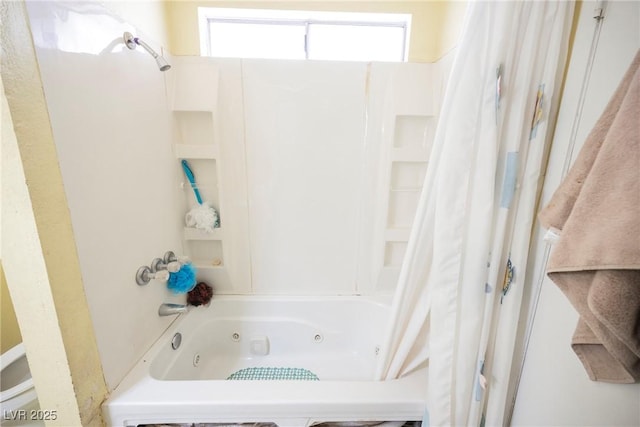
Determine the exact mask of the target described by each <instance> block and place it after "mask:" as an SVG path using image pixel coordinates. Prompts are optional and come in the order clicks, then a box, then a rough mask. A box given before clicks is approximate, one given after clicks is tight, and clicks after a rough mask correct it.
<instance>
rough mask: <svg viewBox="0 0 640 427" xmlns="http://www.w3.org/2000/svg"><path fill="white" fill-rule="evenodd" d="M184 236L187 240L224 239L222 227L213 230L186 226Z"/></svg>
mask: <svg viewBox="0 0 640 427" xmlns="http://www.w3.org/2000/svg"><path fill="white" fill-rule="evenodd" d="M183 236H184V239H185V240H222V239H223V232H222V228H214V229H213V231H212V232H208V231H204V230H199V229H197V228H191V227H184V231H183Z"/></svg>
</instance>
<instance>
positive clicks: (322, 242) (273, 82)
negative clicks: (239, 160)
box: [243, 60, 367, 294]
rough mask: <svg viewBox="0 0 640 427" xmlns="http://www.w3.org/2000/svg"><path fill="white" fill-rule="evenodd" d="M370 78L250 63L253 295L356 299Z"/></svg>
mask: <svg viewBox="0 0 640 427" xmlns="http://www.w3.org/2000/svg"><path fill="white" fill-rule="evenodd" d="M366 71H367V68H366V64H362V63H333V62H305V61H260V60H252V61H249V60H245V61H244V64H243V81H244V104H245V118H246V122H245V130H246V141H245V143H246V147H247V182H248V188H249V229H250V236H251V255H252V256H251V264H252V265H251V267H252V277H253V290H254V292H256V293H288V294H291V293H301V294H309V293H314V294H316V293H319V294H351V293H353V292H354V284H355V281H356V256H357V236H358V233H359V223H358V215H359V208H360V204H361V200H362V198H361V191H360V188H361V184H362V183H361V180H362V168H363V164H362V159H363V155H364V150H365V134H364V130H365V127H364V123H365V103H364V99H365V82H366V80H365V77H366Z"/></svg>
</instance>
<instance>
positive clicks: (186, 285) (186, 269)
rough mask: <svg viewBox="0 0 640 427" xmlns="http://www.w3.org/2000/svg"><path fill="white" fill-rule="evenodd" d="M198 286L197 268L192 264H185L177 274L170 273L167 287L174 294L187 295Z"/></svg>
mask: <svg viewBox="0 0 640 427" xmlns="http://www.w3.org/2000/svg"><path fill="white" fill-rule="evenodd" d="M195 286H196V268H195V267H194V266H193V265H191V263H188V264H183V265H182V266H181V267H180V270H178V271H177V272H175V273H169V280H168V281H167V287H168V288H169V290H171V292H173V293H174V294H186V293H187V292H189V291H190V290H191V289H193V288H194V287H195Z"/></svg>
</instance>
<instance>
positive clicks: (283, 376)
mask: <svg viewBox="0 0 640 427" xmlns="http://www.w3.org/2000/svg"><path fill="white" fill-rule="evenodd" d="M227 379H228V380H303V381H318V380H319V379H320V378H318V376H317V375H316V374H314V373H313V372H311V371H309V370H307V369H302V368H244V369H240V370H239V371H238V372H234V373H233V374H231V375H229V378H227Z"/></svg>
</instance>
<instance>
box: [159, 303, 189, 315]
mask: <svg viewBox="0 0 640 427" xmlns="http://www.w3.org/2000/svg"><path fill="white" fill-rule="evenodd" d="M187 311H189V307H188V306H186V305H183V304H173V303H164V304H161V305H160V308H158V316H173V315H175V314H180V313H186V312H187Z"/></svg>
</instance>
